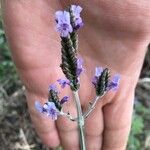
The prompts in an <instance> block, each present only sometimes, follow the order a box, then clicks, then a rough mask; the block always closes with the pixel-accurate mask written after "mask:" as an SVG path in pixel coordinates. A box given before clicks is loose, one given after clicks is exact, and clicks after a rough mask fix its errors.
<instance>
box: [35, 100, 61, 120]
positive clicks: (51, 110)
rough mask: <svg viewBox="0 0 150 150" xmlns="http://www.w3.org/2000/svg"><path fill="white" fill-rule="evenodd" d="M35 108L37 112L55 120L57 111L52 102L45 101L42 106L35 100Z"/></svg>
mask: <svg viewBox="0 0 150 150" xmlns="http://www.w3.org/2000/svg"><path fill="white" fill-rule="evenodd" d="M35 108H36V110H37V111H38V112H40V113H43V114H45V115H47V116H49V117H51V118H52V120H57V117H58V115H59V111H58V109H57V108H56V106H55V104H54V103H53V102H47V103H45V104H44V105H43V106H42V105H41V103H40V102H39V101H36V102H35Z"/></svg>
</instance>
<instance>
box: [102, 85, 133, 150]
mask: <svg viewBox="0 0 150 150" xmlns="http://www.w3.org/2000/svg"><path fill="white" fill-rule="evenodd" d="M127 89H128V90H125V89H124V91H118V93H120V94H119V95H117V96H115V97H114V99H113V101H114V102H112V103H111V104H107V105H106V106H105V107H104V108H103V112H104V126H105V128H104V137H103V149H105V150H120V149H125V147H126V144H127V140H128V135H129V131H130V126H131V118H132V110H133V100H134V94H133V93H134V92H133V90H131V88H128V87H127Z"/></svg>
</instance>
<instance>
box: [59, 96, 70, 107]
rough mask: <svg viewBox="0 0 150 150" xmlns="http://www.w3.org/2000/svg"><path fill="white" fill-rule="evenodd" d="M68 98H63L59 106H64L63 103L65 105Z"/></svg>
mask: <svg viewBox="0 0 150 150" xmlns="http://www.w3.org/2000/svg"><path fill="white" fill-rule="evenodd" d="M68 98H69V97H68V96H64V97H63V98H62V99H61V101H60V104H61V105H62V104H64V103H66V102H67V101H68Z"/></svg>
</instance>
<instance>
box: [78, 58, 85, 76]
mask: <svg viewBox="0 0 150 150" xmlns="http://www.w3.org/2000/svg"><path fill="white" fill-rule="evenodd" d="M83 70H84V69H83V59H81V58H78V59H77V76H78V77H79V75H80V74H81V73H82V71H83Z"/></svg>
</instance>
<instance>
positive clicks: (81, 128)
mask: <svg viewBox="0 0 150 150" xmlns="http://www.w3.org/2000/svg"><path fill="white" fill-rule="evenodd" d="M73 95H74V101H75V104H76V108H77V115H78V131H79V139H80V149H81V150H86V145H85V137H84V118H83V115H82V109H81V103H80V99H79V94H78V91H73Z"/></svg>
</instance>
